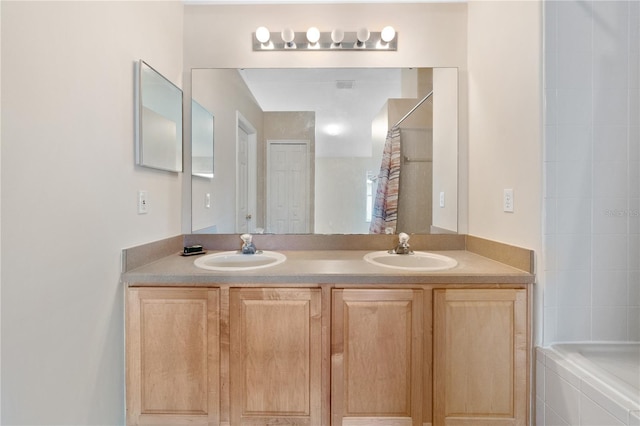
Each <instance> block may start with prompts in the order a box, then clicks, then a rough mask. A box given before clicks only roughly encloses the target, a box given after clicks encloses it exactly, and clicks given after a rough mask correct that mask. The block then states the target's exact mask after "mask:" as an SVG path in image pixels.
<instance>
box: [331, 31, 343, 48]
mask: <svg viewBox="0 0 640 426" xmlns="http://www.w3.org/2000/svg"><path fill="white" fill-rule="evenodd" d="M342 40H344V31H342V30H341V29H340V28H336V29H335V30H333V31H331V41H333V42H334V43H335V44H340V43H342Z"/></svg>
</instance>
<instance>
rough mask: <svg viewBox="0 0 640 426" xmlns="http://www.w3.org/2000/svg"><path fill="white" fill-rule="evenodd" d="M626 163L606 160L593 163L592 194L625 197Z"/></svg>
mask: <svg viewBox="0 0 640 426" xmlns="http://www.w3.org/2000/svg"><path fill="white" fill-rule="evenodd" d="M627 170H628V164H627V162H626V161H607V162H602V163H594V165H593V196H594V197H596V198H627V189H628V175H627Z"/></svg>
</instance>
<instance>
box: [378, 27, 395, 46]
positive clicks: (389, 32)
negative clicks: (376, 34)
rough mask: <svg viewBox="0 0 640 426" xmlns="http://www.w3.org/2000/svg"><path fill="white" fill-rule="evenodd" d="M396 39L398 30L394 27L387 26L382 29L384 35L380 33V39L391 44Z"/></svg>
mask: <svg viewBox="0 0 640 426" xmlns="http://www.w3.org/2000/svg"><path fill="white" fill-rule="evenodd" d="M395 37H396V30H395V29H394V28H393V27H392V26H387V27H384V28H383V29H382V33H380V38H382V41H384V42H385V43H389V42H390V41H391V40H393V39H394V38H395Z"/></svg>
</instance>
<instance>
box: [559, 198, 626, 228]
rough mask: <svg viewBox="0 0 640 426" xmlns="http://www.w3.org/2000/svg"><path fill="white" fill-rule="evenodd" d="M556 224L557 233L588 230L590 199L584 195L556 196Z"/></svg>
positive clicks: (589, 224)
mask: <svg viewBox="0 0 640 426" xmlns="http://www.w3.org/2000/svg"><path fill="white" fill-rule="evenodd" d="M557 226H558V233H559V234H586V233H588V232H590V230H591V199H590V198H586V197H582V198H575V197H571V198H569V197H562V198H558V223H557ZM625 228H626V226H625ZM625 231H626V229H625Z"/></svg>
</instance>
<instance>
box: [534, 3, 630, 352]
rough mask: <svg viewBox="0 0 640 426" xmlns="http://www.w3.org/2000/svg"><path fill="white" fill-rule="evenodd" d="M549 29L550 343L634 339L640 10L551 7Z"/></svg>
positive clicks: (547, 210) (546, 316) (595, 5)
mask: <svg viewBox="0 0 640 426" xmlns="http://www.w3.org/2000/svg"><path fill="white" fill-rule="evenodd" d="M544 27H545V57H544V59H545V64H546V65H545V87H544V89H545V105H546V111H545V157H544V166H545V178H546V185H545V194H544V200H545V223H544V237H545V241H544V262H545V266H546V267H545V270H544V275H545V281H546V285H545V291H544V343H545V344H548V343H552V342H554V341H567V340H636V341H637V340H640V271H639V269H640V267H639V264H640V213H639V210H640V201H639V200H640V178H639V175H640V131H639V130H638V129H639V128H640V127H639V126H640V109H639V105H640V77H639V74H638V73H639V71H638V70H639V68H640V67H639V65H640V64H639V62H640V60H639V58H640V34H639V29H640V3H638V2H637V1H617V2H609V1H587V2H577V1H557V2H556V1H549V2H545V25H544ZM541 272H542V271H541Z"/></svg>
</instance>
